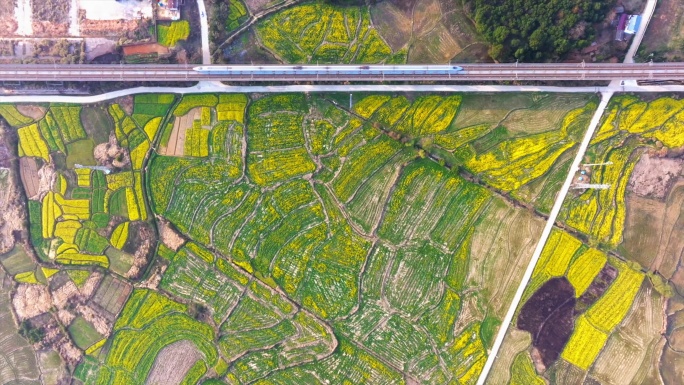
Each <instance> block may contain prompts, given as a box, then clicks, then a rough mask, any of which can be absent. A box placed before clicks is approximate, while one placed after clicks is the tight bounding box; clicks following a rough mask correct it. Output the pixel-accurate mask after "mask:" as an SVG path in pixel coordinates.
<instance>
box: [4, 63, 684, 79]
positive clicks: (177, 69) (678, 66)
mask: <svg viewBox="0 0 684 385" xmlns="http://www.w3.org/2000/svg"><path fill="white" fill-rule="evenodd" d="M461 66H462V67H463V71H462V72H461V73H458V74H434V73H430V72H429V71H427V70H426V71H422V70H415V69H414V68H415V66H410V67H408V66H401V65H397V66H387V70H388V71H393V72H394V73H392V74H390V73H380V74H378V73H370V74H369V73H363V72H364V71H363V70H360V69H359V67H356V66H336V65H330V66H320V67H317V68H320V70H317V71H318V72H317V73H316V74H311V73H301V71H300V73H297V71H294V70H291V71H288V72H283V71H277V70H273V69H270V68H269V66H267V65H264V66H249V65H247V66H231V67H230V68H231V71H233V72H232V73H230V74H225V73H224V74H216V73H202V72H197V71H195V70H193V66H190V65H160V64H143V65H111V64H110V65H78V64H66V65H50V64H34V65H30V64H24V65H14V64H7V65H0V80H6V81H117V82H121V81H249V82H260V81H267V82H296V81H330V82H343V81H354V82H357V81H361V82H383V81H418V82H420V81H442V82H443V81H501V80H539V81H543V80H568V81H578V80H622V79H629V80H684V63H638V64H633V63H601V64H595V63H592V64H583V63H544V64H519V65H516V64H462V65H461ZM426 67H427V66H426ZM280 68H282V67H280ZM350 68H354V71H356V72H358V73H355V74H345V73H342V72H341V71H345V70H348V69H350ZM407 68H408V69H407Z"/></svg>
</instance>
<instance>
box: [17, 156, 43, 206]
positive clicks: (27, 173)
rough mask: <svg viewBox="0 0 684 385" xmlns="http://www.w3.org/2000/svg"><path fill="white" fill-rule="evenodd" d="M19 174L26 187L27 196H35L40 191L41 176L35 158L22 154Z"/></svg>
mask: <svg viewBox="0 0 684 385" xmlns="http://www.w3.org/2000/svg"><path fill="white" fill-rule="evenodd" d="M19 175H21V182H22V183H23V184H24V188H25V189H26V196H28V197H29V198H34V197H36V196H37V195H38V192H39V191H40V178H39V177H38V165H37V164H36V160H35V159H34V158H28V157H25V156H22V157H21V158H19Z"/></svg>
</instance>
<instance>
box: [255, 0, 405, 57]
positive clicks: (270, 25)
mask: <svg viewBox="0 0 684 385" xmlns="http://www.w3.org/2000/svg"><path fill="white" fill-rule="evenodd" d="M256 34H257V36H258V38H259V40H260V41H261V42H262V44H263V45H264V46H265V47H266V48H267V49H268V50H269V51H271V53H272V54H273V55H274V56H276V57H278V58H282V59H283V60H284V61H286V62H288V63H387V64H392V63H404V62H405V61H406V53H407V52H406V50H405V49H401V47H400V48H399V49H397V50H392V48H390V46H389V45H388V44H387V43H386V42H385V41H384V40H383V39H382V37H381V36H380V34H379V33H378V31H377V30H376V29H375V28H374V27H373V26H372V25H371V17H370V13H369V12H368V10H367V9H366V8H365V7H364V8H361V7H336V6H332V5H328V4H315V5H314V4H304V5H297V6H294V7H290V8H287V9H286V10H284V11H282V12H279V13H276V14H275V15H273V16H271V17H269V18H267V19H265V20H263V21H261V22H259V24H257V27H256Z"/></svg>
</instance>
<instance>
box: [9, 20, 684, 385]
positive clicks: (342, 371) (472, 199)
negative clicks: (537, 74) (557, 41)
mask: <svg viewBox="0 0 684 385" xmlns="http://www.w3.org/2000/svg"><path fill="white" fill-rule="evenodd" d="M345 17H346V16H345ZM345 20H346V19H345ZM353 100H354V103H353V105H352V106H351V108H347V107H348V104H347V103H348V102H349V96H348V94H339V95H338V94H316V95H307V94H271V95H241V94H221V95H212V94H199V95H186V96H175V95H141V96H137V97H135V98H134V99H133V103H132V105H131V104H130V103H127V102H126V101H118V102H117V101H115V102H111V103H108V104H106V105H104V106H98V107H92V106H88V107H82V106H64V105H48V106H45V110H46V114H45V116H44V117H43V118H42V119H40V120H38V121H34V120H33V119H32V118H28V117H26V116H24V115H22V114H21V113H20V112H19V110H18V109H16V108H13V107H11V106H4V107H3V108H2V109H0V113H1V114H3V116H6V120H7V121H8V122H9V121H11V122H12V124H14V125H15V126H16V127H17V132H18V135H17V136H18V143H17V148H16V151H17V155H18V156H19V157H20V159H21V165H22V168H21V170H22V171H21V172H22V173H23V175H22V181H23V183H24V184H25V187H26V190H27V192H28V191H29V190H30V191H31V194H30V196H29V197H28V198H29V199H28V203H27V208H28V209H27V210H28V217H29V224H30V229H29V230H30V237H31V243H32V245H33V249H34V250H33V251H35V253H33V252H30V253H22V252H21V250H19V251H17V250H15V251H12V252H10V253H7V254H5V255H2V256H0V263H1V264H2V266H3V269H5V271H7V274H9V275H10V276H11V277H12V279H13V280H14V282H16V284H17V285H18V286H17V288H18V289H17V290H16V294H13V297H12V300H13V305H14V308H15V312H16V313H17V319H18V320H19V322H24V321H26V322H29V324H26V325H27V326H28V325H30V326H32V328H34V329H37V330H39V331H43V332H45V335H44V336H41V335H40V334H38V335H37V336H38V337H40V338H47V337H45V336H46V335H51V336H52V335H53V334H51V333H56V335H57V337H54V338H53V337H51V338H53V339H52V340H49V343H48V342H45V341H48V340H44V343H46V344H47V346H49V347H50V348H52V349H55V350H56V351H58V352H59V354H60V355H61V356H62V357H61V360H62V361H64V362H66V363H69V364H73V365H74V366H75V367H76V370H75V372H74V376H75V378H77V379H78V380H79V381H82V382H84V383H97V384H118V383H144V382H155V381H161V379H164V380H166V381H168V382H171V383H179V384H180V383H207V382H208V383H226V384H248V383H258V384H294V383H307V384H308V383H314V384H315V383H334V384H337V383H354V384H356V383H369V384H377V383H382V384H393V383H396V384H401V383H425V384H434V383H474V382H475V381H476V380H477V378H478V376H479V374H480V372H481V370H482V367H483V365H484V363H485V361H486V359H487V357H488V350H489V349H490V348H491V346H492V343H493V340H494V338H495V336H496V335H497V333H498V330H499V325H500V322H501V319H502V318H503V317H504V315H505V312H506V311H507V309H508V306H509V304H510V301H511V300H512V298H513V294H514V291H515V289H516V288H517V285H518V283H519V282H520V279H521V277H522V274H523V271H524V269H525V268H526V266H527V264H528V262H529V259H530V257H531V255H532V252H533V250H534V248H535V246H536V243H537V241H538V239H539V237H540V234H541V230H542V227H543V225H544V222H545V220H546V217H545V213H547V212H548V211H549V210H550V207H551V205H552V204H553V201H554V199H555V194H556V192H557V191H558V189H559V188H560V185H561V183H562V181H563V180H564V178H565V176H566V175H567V172H568V171H569V170H568V168H569V162H570V160H571V159H572V158H573V157H574V156H575V151H576V150H577V148H578V143H579V141H580V140H581V138H582V136H583V134H584V130H585V129H586V126H587V124H588V121H589V119H590V118H591V116H592V114H593V112H594V110H595V108H596V104H597V103H596V99H595V97H593V96H591V95H565V94H526V95H488V94H448V95H436V94H430V95H424V94H404V95H393V94H358V95H353ZM85 109H94V110H92V111H91V110H88V113H84V111H85ZM683 109H684V105H681V103H680V102H679V101H677V100H674V99H657V100H654V101H650V102H642V101H640V100H637V99H636V98H634V97H629V96H621V97H617V98H615V99H614V100H613V101H612V102H611V105H610V106H609V110H608V113H607V115H606V116H605V117H604V119H603V122H602V125H601V128H600V130H598V131H597V134H596V137H595V138H594V139H593V142H592V145H591V147H590V151H589V152H588V153H587V159H586V161H587V163H603V164H602V165H599V166H586V167H584V168H583V169H582V170H580V171H582V172H581V173H580V172H578V174H577V181H578V182H579V181H580V179H579V178H585V179H582V181H590V182H591V183H603V184H610V185H611V188H609V189H607V190H586V191H584V190H581V189H580V190H577V191H576V192H575V193H572V194H570V195H569V196H568V198H567V201H566V202H565V205H564V208H563V211H562V213H561V216H560V219H561V220H562V222H560V223H559V227H557V228H556V229H554V231H553V233H552V234H551V237H550V238H549V241H548V242H547V244H546V247H545V249H544V252H543V254H542V257H541V259H540V261H539V264H538V265H537V268H536V270H535V272H534V275H533V279H532V281H531V283H530V285H529V287H528V288H527V291H526V292H525V295H524V298H523V302H522V305H521V307H520V309H519V310H518V314H517V315H516V321H515V327H512V328H511V329H509V335H508V336H507V338H506V341H505V343H504V346H503V348H502V350H501V352H500V354H499V358H498V360H497V361H496V362H495V367H494V370H493V372H492V377H490V381H493V383H508V382H513V383H543V382H544V381H545V380H548V379H550V378H553V379H554V381H556V382H561V383H577V382H578V381H579V382H581V381H582V379H594V380H596V381H600V382H602V383H603V382H605V383H624V382H625V381H632V380H634V381H637V382H640V381H649V379H651V378H653V376H654V375H657V373H658V367H657V365H658V362H659V358H660V357H661V356H662V357H665V356H667V357H671V358H672V359H674V360H677V359H678V358H677V357H678V356H677V353H676V351H672V352H667V351H666V350H664V348H663V346H664V342H665V340H667V341H668V342H669V343H670V344H675V345H676V344H677V343H678V342H679V338H678V331H679V330H680V329H679V326H678V325H677V324H676V322H677V321H676V320H677V319H679V318H678V317H677V316H676V314H678V313H677V311H678V310H676V309H677V308H676V307H673V308H672V310H671V311H670V310H668V311H669V312H670V313H671V314H672V315H673V317H672V321H668V322H673V324H672V325H671V328H670V327H669V328H668V329H667V330H668V332H667V333H666V335H665V336H660V334H659V333H660V331H661V330H664V329H663V327H662V326H663V325H662V309H663V307H664V304H665V303H669V302H668V301H673V300H671V299H668V298H670V297H671V298H676V296H677V294H676V293H677V290H678V286H677V285H678V282H679V280H680V279H681V278H680V277H681V275H680V274H681V273H680V272H679V270H678V267H677V266H679V262H678V261H676V262H675V261H673V258H672V255H673V254H672V250H681V249H679V248H678V247H679V246H678V245H679V243H677V241H676V240H675V239H676V238H675V237H672V238H671V240H669V241H668V242H669V243H668V246H667V247H663V249H662V251H659V252H658V254H656V255H655V256H654V257H652V258H651V259H649V260H648V261H647V260H646V257H643V256H641V255H642V253H641V250H642V249H641V248H642V247H643V246H642V244H643V242H647V241H648V239H647V237H646V236H645V235H641V233H642V232H643V231H642V232H640V231H639V229H644V226H646V224H644V223H643V221H640V219H639V218H640V216H639V215H636V214H635V213H639V211H635V210H641V211H644V210H645V208H644V207H647V206H646V204H647V203H646V202H645V201H643V200H648V199H650V200H651V201H653V202H656V201H657V202H661V203H662V209H663V210H665V208H668V207H677V208H678V207H679V205H681V203H682V202H684V200H682V199H681V196H682V195H681V194H680V190H681V189H679V188H678V186H680V185H679V184H678V183H679V182H678V179H677V178H679V174H680V173H681V172H680V169H676V167H675V165H673V164H671V163H672V162H674V163H676V164H678V165H680V166H681V164H680V163H677V162H679V161H678V160H677V159H678V156H679V155H677V154H679V152H677V151H680V150H678V148H680V147H682V146H683V145H684V142H681V141H682V139H681V138H680V135H678V134H677V132H676V130H675V129H676V127H677V125H678V124H679V123H678V122H679V120H678V119H679V117H680V115H681V111H682V110H683ZM95 111H97V112H95ZM97 114H101V115H102V116H104V118H102V119H101V117H100V118H97V119H96V118H93V117H94V116H95V115H97ZM86 116H87V117H89V118H87V119H85V118H84V117H86ZM91 118H92V119H91ZM95 121H97V122H107V123H106V124H103V125H102V124H98V125H97V126H95V125H93V124H92V122H95ZM107 124H108V125H109V127H107ZM97 127H101V128H97ZM97 130H99V131H97ZM680 142H681V143H680ZM70 151H71V152H70ZM645 155H649V156H650V158H648V159H647V160H646V161H644V157H645ZM69 159H71V161H69ZM649 159H650V160H649ZM644 162H652V163H647V164H644ZM653 162H655V163H653ZM663 162H665V163H663ZM668 162H669V163H668ZM654 164H656V165H657V166H658V169H664V170H674V171H672V172H670V173H669V174H668V173H665V174H666V175H665V174H664V175H660V177H659V178H656V179H657V180H659V181H665V182H662V183H664V184H665V185H664V187H663V188H662V189H659V188H655V189H654V190H644V186H646V185H650V186H653V183H650V182H649V183H647V182H645V181H644V178H647V181H650V180H651V179H648V178H651V176H650V175H651V174H650V173H649V172H646V171H648V170H652V169H653V167H654V166H653V165H654ZM680 168H681V167H680ZM644 170H646V171H644ZM675 171H676V172H675ZM668 172H669V171H668ZM670 174H672V175H670ZM630 175H631V176H630ZM668 175H670V176H668ZM31 178H33V179H31ZM46 178H47V179H48V180H47V181H46ZM639 178H641V179H639ZM668 178H669V179H668ZM649 194H650V195H649ZM654 194H656V195H657V194H660V195H658V196H660V197H661V198H657V197H655V195H654ZM639 199H641V200H642V201H639ZM659 199H660V200H659ZM652 204H654V205H655V204H656V203H652ZM675 205H677V206H675ZM678 220H679V219H678V216H676V215H671V218H670V219H667V220H665V221H664V222H662V223H661V225H660V226H661V227H660V228H659V229H660V230H658V231H660V232H662V231H663V230H662V228H670V229H677V228H678V226H677V223H678ZM651 226H655V225H654V224H651ZM646 230H647V231H646V233H647V234H653V233H655V232H656V230H654V229H646ZM673 231H675V234H676V230H673ZM658 234H659V233H658ZM638 237H642V238H638ZM647 262H648V263H647ZM668 266H669V267H668ZM668 269H669V270H668ZM133 284H135V285H133ZM27 298H41V301H38V302H36V303H35V304H32V305H28V301H27ZM43 299H44V301H43ZM51 304H54V306H55V307H54V309H56V310H55V311H52V310H51V306H53V305H51ZM670 313H668V314H670ZM659 322H660V323H659ZM639 325H643V326H639ZM52 331H54V332H52ZM60 333H61V334H60ZM48 350H49V349H48ZM663 352H665V353H663ZM614 357H620V359H619V360H617V359H613V358H614ZM634 368H636V369H634ZM628 369H629V370H628ZM654 373H656V374H654ZM661 373H669V372H668V371H667V370H661ZM675 373H676V372H672V373H670V375H671V376H672V378H675V377H674V376H676V374H675ZM664 375H666V374H664Z"/></svg>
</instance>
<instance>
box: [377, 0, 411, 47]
mask: <svg viewBox="0 0 684 385" xmlns="http://www.w3.org/2000/svg"><path fill="white" fill-rule="evenodd" d="M371 17H372V19H373V24H374V25H375V28H376V29H377V30H378V32H379V33H380V35H381V36H382V37H383V38H384V39H385V41H386V42H387V44H388V45H389V46H390V47H391V48H392V50H393V51H397V50H400V49H401V47H403V46H405V45H406V44H407V43H408V42H409V39H410V38H411V24H412V23H411V14H410V13H406V12H404V11H402V10H401V9H400V8H399V7H398V6H395V5H394V4H393V2H392V1H383V2H381V3H379V4H378V5H377V6H375V7H372V8H371Z"/></svg>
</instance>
